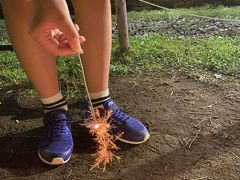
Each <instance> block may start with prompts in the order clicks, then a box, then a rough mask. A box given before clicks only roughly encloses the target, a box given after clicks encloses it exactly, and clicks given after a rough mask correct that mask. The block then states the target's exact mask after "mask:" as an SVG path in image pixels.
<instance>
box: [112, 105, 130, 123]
mask: <svg viewBox="0 0 240 180" xmlns="http://www.w3.org/2000/svg"><path fill="white" fill-rule="evenodd" d="M112 114H113V117H115V118H113V121H114V122H117V123H119V124H122V123H124V122H128V120H129V119H130V116H128V115H126V114H125V113H123V112H122V111H120V109H116V110H115V111H113V112H112Z"/></svg>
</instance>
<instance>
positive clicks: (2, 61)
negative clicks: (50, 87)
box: [0, 6, 240, 97]
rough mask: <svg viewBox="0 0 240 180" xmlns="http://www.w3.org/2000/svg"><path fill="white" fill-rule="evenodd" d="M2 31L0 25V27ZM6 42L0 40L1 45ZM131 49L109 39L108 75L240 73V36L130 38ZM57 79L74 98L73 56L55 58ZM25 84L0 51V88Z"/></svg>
mask: <svg viewBox="0 0 240 180" xmlns="http://www.w3.org/2000/svg"><path fill="white" fill-rule="evenodd" d="M239 9H240V8H239V7H232V8H224V7H217V8H213V9H212V8H210V7H209V6H205V7H202V8H190V9H181V10H180V11H184V12H188V13H195V14H200V15H207V16H213V17H221V18H233V19H240V11H239ZM178 15H179V14H178V13H176V12H171V11H143V12H138V13H137V12H130V13H129V18H130V19H131V20H134V19H138V18H144V19H146V20H148V19H171V18H177V17H178ZM0 30H1V31H4V26H2V25H1V26H0ZM5 40H6V39H4V38H3V40H2V41H3V42H4V41H5ZM130 44H131V47H130V49H129V51H128V52H127V53H121V52H120V51H119V48H118V41H117V39H114V40H113V50H112V64H111V71H110V72H111V75H115V74H117V75H122V74H126V73H138V72H143V71H148V70H153V69H154V70H157V69H162V68H165V69H168V68H175V69H176V68H178V69H187V70H193V69H202V70H211V71H216V72H219V73H224V74H231V75H236V74H239V72H240V51H239V49H240V37H234V38H230V37H221V38H220V37H211V38H207V37H201V38H200V37H199V38H190V37H189V38H178V37H173V36H163V35H159V34H147V35H144V36H132V37H130ZM58 71H59V79H60V80H61V86H62V89H63V90H64V92H65V93H66V95H67V96H68V97H74V94H76V93H79V92H78V91H79V87H80V86H82V85H83V84H82V81H81V79H82V78H81V71H80V65H79V62H78V60H77V57H75V56H69V57H61V58H59V59H58ZM16 84H17V85H19V84H20V85H24V86H25V85H29V81H28V79H27V77H26V75H25V74H24V72H23V70H22V69H21V66H20V64H19V63H18V61H17V58H16V56H15V55H14V53H12V52H0V88H1V87H6V86H12V85H16Z"/></svg>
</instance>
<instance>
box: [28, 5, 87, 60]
mask: <svg viewBox="0 0 240 180" xmlns="http://www.w3.org/2000/svg"><path fill="white" fill-rule="evenodd" d="M78 31H79V27H78V26H77V25H74V24H73V22H72V20H71V17H70V15H69V10H68V6H67V3H66V1H65V0H33V18H32V22H31V25H30V27H29V34H30V36H31V37H32V38H33V39H35V40H36V41H37V42H39V43H40V44H41V45H42V46H43V47H44V48H45V49H47V50H48V51H49V52H50V53H51V54H53V55H55V56H60V55H70V54H76V53H78V52H79V53H80V54H82V53H83V50H82V48H81V43H82V42H84V41H85V38H84V37H83V36H79V34H78Z"/></svg>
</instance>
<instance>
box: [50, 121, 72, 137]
mask: <svg viewBox="0 0 240 180" xmlns="http://www.w3.org/2000/svg"><path fill="white" fill-rule="evenodd" d="M66 126H67V122H66V121H65V120H58V121H54V122H50V123H49V124H48V135H49V136H50V137H53V136H55V135H60V134H66V133H67V128H66Z"/></svg>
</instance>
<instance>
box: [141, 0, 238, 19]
mask: <svg viewBox="0 0 240 180" xmlns="http://www.w3.org/2000/svg"><path fill="white" fill-rule="evenodd" d="M138 1H140V2H142V3H144V4H148V5H150V6H153V7H157V8H159V9H165V10H170V11H174V12H177V13H179V14H185V15H188V16H193V17H198V18H204V19H211V20H218V21H230V22H240V20H238V19H224V18H217V17H209V16H201V15H197V14H191V13H186V12H180V11H178V10H176V9H170V8H166V7H163V6H160V5H157V4H154V3H151V2H148V1H144V0H138Z"/></svg>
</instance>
